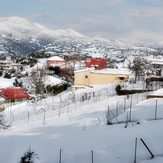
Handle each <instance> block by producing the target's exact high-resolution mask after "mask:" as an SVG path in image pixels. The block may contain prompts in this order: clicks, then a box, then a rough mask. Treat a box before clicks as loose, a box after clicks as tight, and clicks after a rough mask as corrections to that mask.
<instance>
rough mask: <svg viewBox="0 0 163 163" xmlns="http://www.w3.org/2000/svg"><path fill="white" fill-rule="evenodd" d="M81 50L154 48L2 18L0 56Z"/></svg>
mask: <svg viewBox="0 0 163 163" xmlns="http://www.w3.org/2000/svg"><path fill="white" fill-rule="evenodd" d="M74 49H80V50H81V51H82V53H83V54H84V55H85V56H86V57H97V58H98V57H106V56H108V55H110V56H111V55H118V56H123V55H124V54H125V55H126V53H128V54H129V55H130V54H138V53H140V54H150V53H152V51H153V49H150V48H142V47H141V48H140V47H135V46H133V45H132V44H131V43H129V42H128V41H126V40H108V39H102V38H89V37H86V36H83V35H81V34H80V33H78V32H76V31H74V30H72V29H60V30H49V29H48V28H46V27H44V26H42V25H40V24H38V23H33V22H29V21H27V20H26V19H24V18H20V17H9V18H0V56H6V55H14V56H24V55H27V54H29V53H31V52H36V51H40V50H44V51H45V52H49V53H52V54H55V55H62V54H65V53H68V52H71V51H73V50H74Z"/></svg>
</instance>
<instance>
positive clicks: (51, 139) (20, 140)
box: [0, 84, 163, 163]
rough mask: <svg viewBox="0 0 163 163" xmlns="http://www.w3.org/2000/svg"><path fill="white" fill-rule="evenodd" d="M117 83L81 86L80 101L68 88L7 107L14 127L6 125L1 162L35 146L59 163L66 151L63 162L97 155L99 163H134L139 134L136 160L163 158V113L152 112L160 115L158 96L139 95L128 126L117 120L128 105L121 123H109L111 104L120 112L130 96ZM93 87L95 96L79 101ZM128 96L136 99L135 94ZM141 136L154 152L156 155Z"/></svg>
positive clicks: (47, 160) (45, 161)
mask: <svg viewBox="0 0 163 163" xmlns="http://www.w3.org/2000/svg"><path fill="white" fill-rule="evenodd" d="M114 88H115V85H112V84H111V85H106V86H96V87H94V88H89V89H87V90H78V91H76V92H75V95H76V102H75V103H72V101H71V99H74V98H73V97H74V94H72V93H71V92H67V93H66V92H65V93H63V94H61V95H59V96H56V97H52V98H48V99H44V100H43V101H39V102H37V103H35V104H32V105H31V104H25V103H24V106H23V105H18V106H12V107H10V108H7V109H6V110H5V111H4V112H3V114H4V115H5V120H6V121H7V124H9V123H10V122H12V126H11V128H10V129H8V130H3V129H1V130H0V144H1V148H0V153H1V156H0V162H2V163H13V162H16V163H18V162H19V161H20V158H21V157H22V156H23V155H24V153H25V152H26V151H27V150H29V146H30V148H31V151H34V152H35V153H36V154H38V159H37V160H36V161H35V163H52V162H55V163H59V161H60V156H61V162H63V163H73V162H78V163H89V162H92V158H93V161H94V162H95V163H102V162H103V163H107V162H108V161H109V162H111V163H131V162H134V158H135V156H134V154H135V139H136V138H137V153H136V162H138V163H161V162H163V157H162V156H163V152H162V147H163V144H162V143H163V130H162V129H161V128H162V123H163V120H162V118H163V116H162V117H157V118H158V119H157V120H153V119H151V117H149V118H150V119H148V116H152V115H153V117H155V103H156V99H151V100H145V101H142V100H143V99H144V97H145V94H144V95H142V94H140V95H139V96H138V99H136V98H133V106H132V116H131V117H132V121H133V122H131V123H130V122H129V123H128V125H127V127H125V126H126V123H121V124H118V123H117V120H119V121H120V120H121V119H123V118H122V117H125V118H126V113H129V112H130V109H129V108H127V107H126V111H125V112H124V113H123V111H122V110H123V109H122V110H119V114H121V115H120V116H119V117H117V120H116V119H115V122H116V124H114V125H106V124H107V117H106V115H107V112H108V106H109V108H110V110H111V111H112V112H113V113H114V114H115V112H114V111H116V107H117V102H118V103H119V108H120V107H121V105H122V106H123V103H124V98H125V97H124V96H119V97H118V96H116V95H115V89H114ZM92 92H94V93H95V94H94V95H95V96H94V98H88V99H89V100H86V101H83V102H82V101H80V100H79V99H80V96H81V95H84V94H85V93H87V94H88V96H90V95H91V93H92ZM96 95H97V96H96ZM90 97H92V96H90ZM127 101H128V102H129V103H130V99H128V100H127ZM127 101H126V102H127ZM140 101H142V102H140ZM137 103H138V104H137ZM136 104H137V105H136ZM151 104H152V105H151ZM134 105H136V106H135V107H134ZM162 105H163V102H162V100H161V99H158V108H157V109H158V110H157V111H158V115H163V111H162V109H161V108H162ZM149 106H150V109H148V108H149ZM152 107H153V112H152ZM122 108H123V107H122ZM45 110H46V112H45ZM110 114H111V112H110ZM160 118H161V119H160ZM137 120H138V121H137ZM112 122H113V120H112ZM140 138H142V139H143V140H144V141H145V142H146V144H147V145H148V147H149V148H150V150H151V151H152V152H153V154H154V156H155V157H154V158H153V159H152V160H150V158H151V155H150V153H149V152H148V151H147V149H146V148H145V146H144V145H143V143H142V142H141V141H140ZM60 149H61V150H60ZM92 150H93V155H92ZM60 152H61V153H60ZM60 154H61V155H60ZM9 156H10V157H9Z"/></svg>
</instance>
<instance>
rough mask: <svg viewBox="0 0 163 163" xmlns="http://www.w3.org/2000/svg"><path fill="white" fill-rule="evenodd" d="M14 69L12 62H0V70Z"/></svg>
mask: <svg viewBox="0 0 163 163" xmlns="http://www.w3.org/2000/svg"><path fill="white" fill-rule="evenodd" d="M11 67H12V62H11V61H7V60H5V61H3V60H0V68H1V69H9V68H11Z"/></svg>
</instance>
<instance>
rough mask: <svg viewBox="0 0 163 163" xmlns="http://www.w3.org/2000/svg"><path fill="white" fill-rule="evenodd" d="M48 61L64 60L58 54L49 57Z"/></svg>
mask: <svg viewBox="0 0 163 163" xmlns="http://www.w3.org/2000/svg"><path fill="white" fill-rule="evenodd" d="M47 60H48V61H63V62H64V61H65V60H64V59H63V58H61V57H58V56H54V57H50V58H48V59H47Z"/></svg>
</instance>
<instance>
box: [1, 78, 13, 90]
mask: <svg viewBox="0 0 163 163" xmlns="http://www.w3.org/2000/svg"><path fill="white" fill-rule="evenodd" d="M14 80H15V78H12V79H6V78H3V77H0V81H1V84H0V88H6V87H10V86H13V82H14Z"/></svg>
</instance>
